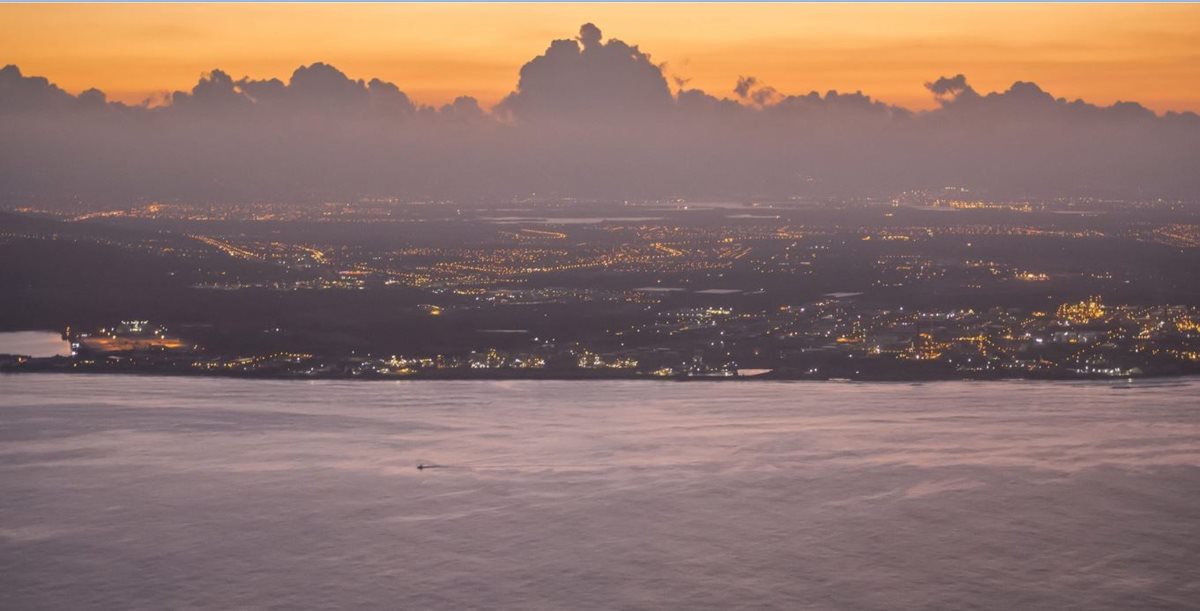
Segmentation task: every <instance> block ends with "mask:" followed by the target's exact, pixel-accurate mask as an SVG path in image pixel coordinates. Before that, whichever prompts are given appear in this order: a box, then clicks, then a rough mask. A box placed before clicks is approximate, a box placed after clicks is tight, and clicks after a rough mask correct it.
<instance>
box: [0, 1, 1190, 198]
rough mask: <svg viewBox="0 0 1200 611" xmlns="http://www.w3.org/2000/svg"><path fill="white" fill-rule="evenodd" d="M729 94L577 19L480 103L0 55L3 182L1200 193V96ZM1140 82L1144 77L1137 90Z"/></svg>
mask: <svg viewBox="0 0 1200 611" xmlns="http://www.w3.org/2000/svg"><path fill="white" fill-rule="evenodd" d="M731 85H733V87H731V89H730V90H729V91H728V92H724V93H723V94H722V95H714V94H712V93H708V92H704V91H700V90H697V89H688V88H686V81H683V80H682V79H679V80H676V81H675V87H674V88H673V87H672V85H671V84H669V83H668V79H667V78H666V76H665V75H664V67H663V66H662V65H659V64H655V63H654V62H653V61H651V58H650V56H649V55H647V54H646V53H645V52H643V51H641V50H639V49H638V47H636V46H633V45H629V44H626V43H624V42H622V41H620V40H616V39H608V40H607V41H606V40H604V39H603V37H602V35H601V32H600V30H599V29H598V28H596V27H595V26H593V25H591V24H587V25H585V26H583V28H581V30H580V35H579V37H578V38H576V39H566V40H556V41H553V42H552V43H551V44H550V47H549V48H548V49H546V51H545V53H544V54H542V55H540V56H538V57H536V58H534V59H533V60H532V61H530V62H529V63H527V64H525V66H524V67H522V68H521V72H520V80H519V82H518V85H517V88H516V90H515V91H514V92H513V93H511V94H510V95H509V96H508V97H506V98H505V99H504V100H503V101H501V102H500V103H499V104H498V105H497V106H496V107H494V108H492V109H490V110H486V109H483V108H480V106H479V104H478V103H477V102H476V101H475V100H474V99H472V98H469V97H462V98H459V99H457V100H455V101H454V102H453V103H451V104H448V105H445V106H442V107H441V108H432V107H427V106H420V105H417V104H415V103H413V101H412V100H410V99H409V98H408V96H406V95H405V94H404V92H403V91H402V90H401V89H400V88H399V87H397V86H396V85H394V84H392V83H388V82H385V81H381V80H379V79H372V80H369V81H364V80H354V79H351V78H349V77H348V76H346V75H345V74H343V73H342V72H340V71H338V70H337V69H336V68H334V67H332V66H329V65H326V64H323V63H316V64H312V65H310V66H304V67H301V68H299V69H297V70H296V71H295V72H294V73H293V74H292V76H291V78H290V79H289V80H288V81H287V82H283V81H280V80H278V79H271V80H252V79H249V78H241V79H235V78H233V77H232V76H231V75H229V74H226V73H225V72H222V71H220V70H213V71H212V72H211V73H209V74H206V75H204V76H203V77H202V78H201V79H200V81H199V82H198V83H197V84H196V86H195V87H193V88H192V90H191V91H190V92H175V93H173V94H171V95H170V96H169V97H168V98H167V100H166V101H165V103H164V104H161V105H155V106H153V107H142V106H127V105H123V104H119V103H112V102H108V101H107V100H106V99H105V96H104V94H103V93H102V92H100V91H97V90H94V89H93V90H89V91H85V92H83V93H81V94H79V95H71V94H69V93H67V92H65V91H63V90H62V89H60V88H58V87H57V86H55V85H54V84H52V83H51V82H49V81H48V80H46V79H44V78H41V77H30V76H25V75H23V74H22V73H21V72H20V70H19V69H18V68H17V67H16V66H8V67H6V68H4V69H2V70H0V142H2V143H3V144H2V145H0V197H2V198H3V199H4V200H5V201H7V202H9V203H12V202H22V203H23V202H35V201H42V202H49V201H69V200H81V201H85V202H101V201H122V200H130V199H133V198H155V199H184V200H192V201H197V200H221V201H229V200H246V199H265V200H288V199H313V200H321V199H328V198H336V199H351V198H355V197H361V196H390V195H398V196H402V197H451V198H494V199H507V198H509V197H513V196H522V195H527V194H529V193H533V192H536V193H538V194H542V195H546V196H554V195H562V196H568V195H570V196H578V197H597V198H641V197H660V196H671V195H679V196H690V197H735V198H737V197H742V198H744V197H783V196H789V195H794V194H870V193H888V192H894V191H897V190H902V189H909V188H928V187H939V186H944V185H962V186H969V187H974V188H978V189H985V190H989V191H991V192H993V193H997V194H1007V195H1068V194H1078V193H1089V194H1109V195H1120V196H1182V197H1190V196H1194V195H1195V194H1196V193H1198V192H1200V172H1198V171H1197V170H1198V169H1200V163H1198V162H1197V160H1198V159H1200V117H1197V115H1196V114H1194V113H1166V114H1164V115H1156V114H1155V113H1153V112H1152V111H1150V110H1148V109H1146V108H1144V107H1142V106H1141V105H1139V104H1137V103H1133V102H1120V103H1117V104H1114V105H1112V106H1103V107H1102V106H1096V105H1093V104H1089V103H1086V102H1083V101H1079V100H1076V101H1068V100H1065V99H1062V98H1055V97H1054V96H1052V95H1051V94H1049V93H1047V92H1045V91H1043V90H1042V89H1041V88H1039V87H1038V86H1037V85H1035V84H1033V83H1026V82H1017V83H1014V84H1013V85H1012V87H1010V88H1009V89H1008V90H1007V91H1003V92H993V93H980V92H977V91H975V90H974V89H973V88H972V87H971V85H970V84H969V82H968V81H967V79H966V78H965V77H963V76H962V75H957V76H952V77H942V78H938V79H936V80H933V81H932V82H930V83H928V84H927V87H928V89H929V91H930V95H932V96H934V97H935V98H936V99H937V101H938V103H939V108H937V109H936V110H932V111H928V112H912V111H909V110H906V109H904V108H900V107H896V106H891V105H888V104H886V103H883V102H880V101H878V100H874V99H872V98H870V97H869V96H867V95H864V94H862V93H859V92H854V93H839V92H836V91H830V92H828V93H825V94H820V93H817V92H812V93H808V94H804V95H788V94H785V93H782V92H778V91H776V90H774V89H772V88H771V87H769V86H767V85H765V84H763V83H760V82H759V81H758V80H757V79H755V78H753V77H751V76H746V77H742V78H740V79H738V81H737V83H736V84H733V83H731ZM1131 94H1132V95H1134V96H1135V97H1136V92H1131Z"/></svg>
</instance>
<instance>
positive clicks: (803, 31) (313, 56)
mask: <svg viewBox="0 0 1200 611" xmlns="http://www.w3.org/2000/svg"><path fill="white" fill-rule="evenodd" d="M586 21H592V22H595V23H596V24H597V25H599V26H600V27H601V28H603V29H604V32H605V33H606V34H608V35H610V36H612V37H614V38H619V39H621V40H625V41H627V42H629V43H631V44H637V45H639V46H640V47H641V49H642V50H644V51H646V52H648V53H650V54H651V56H652V57H653V59H654V61H655V62H665V63H666V73H667V75H669V76H670V77H672V78H679V79H690V80H689V81H688V87H697V88H700V89H703V90H705V91H708V92H710V93H712V94H714V95H718V96H727V95H730V91H731V89H732V88H733V86H734V83H735V82H736V80H737V78H738V77H739V76H743V75H744V76H754V77H756V78H757V79H759V81H760V82H762V83H764V84H766V85H769V86H771V87H774V88H776V89H778V90H780V91H782V92H787V93H806V92H808V91H810V90H817V91H822V92H824V91H826V90H829V89H838V90H841V91H856V90H861V91H863V92H864V93H867V94H870V95H871V96H873V97H875V98H877V99H881V100H883V101H886V102H888V103H891V104H898V105H902V106H906V107H909V108H914V109H923V108H930V107H933V106H934V102H933V100H932V98H931V97H930V96H929V94H928V92H927V91H926V90H925V89H924V87H923V83H925V82H927V81H929V80H931V79H935V78H937V77H938V76H940V75H947V74H957V73H963V74H966V75H968V77H969V78H970V79H971V82H972V83H973V84H974V85H975V86H976V87H977V88H978V89H979V90H981V91H991V90H1001V89H1004V88H1006V87H1007V86H1008V85H1010V84H1011V83H1012V82H1013V81H1016V80H1026V81H1033V82H1037V83H1038V84H1039V85H1041V86H1042V87H1044V88H1045V89H1046V90H1048V91H1051V92H1053V93H1054V94H1055V95H1058V96H1063V97H1067V98H1069V99H1074V98H1083V99H1086V100H1088V101H1091V102H1093V103H1098V104H1110V103H1113V102H1115V101H1118V100H1131V99H1132V100H1137V101H1139V102H1141V103H1142V104H1144V105H1145V106H1147V107H1149V108H1152V109H1154V110H1156V111H1159V112H1163V111H1166V110H1193V111H1195V110H1200V62H1197V61H1196V56H1195V52H1196V49H1197V48H1200V6H1197V5H1171V6H1165V5H1108V4H1104V5H1091V4H1067V5H1063V4H1056V5H1039V4H1018V5H1012V4H997V5H988V4H984V5H980V4H972V5H940V4H938V5H929V4H926V5H891V4H887V5H879V4H865V5H857V4H856V5H840V4H838V5H779V4H756V5H737V6H734V5H727V4H702V5H680V4H597V5H592V4H571V5H545V4H524V5H479V4H436V5H434V4H405V5H377V4H369V5H354V6H346V5H336V6H335V5H327V4H304V5H276V4H270V5H243V4H232V5H225V4H222V5H150V6H147V5H6V6H2V7H0V63H4V64H16V65H19V66H20V67H21V69H22V70H23V71H24V72H25V73H26V74H34V75H41V76H45V77H47V78H49V79H50V80H51V81H53V82H55V83H57V84H59V85H60V86H62V87H63V88H64V89H66V90H68V91H71V92H74V93H77V92H79V91H82V90H84V89H87V88H90V87H96V88H99V89H101V90H103V91H105V92H106V93H108V95H109V98H110V99H114V100H120V101H124V102H130V103H136V102H141V101H143V100H146V99H148V98H155V97H159V96H161V95H162V94H163V93H165V92H169V91H173V90H187V89H189V88H190V87H191V86H192V85H193V84H194V83H195V82H196V79H197V78H198V76H199V75H200V74H201V73H204V72H207V71H209V70H212V69H214V68H220V69H222V70H225V71H227V72H229V73H231V74H233V75H234V76H235V78H237V77H241V76H251V77H254V78H269V77H278V78H282V79H286V78H287V77H288V75H290V74H291V72H292V71H293V70H294V69H295V68H296V67H297V66H299V65H301V64H308V63H311V62H315V61H323V62H328V63H331V64H333V65H335V66H337V67H338V68H339V69H341V70H342V71H344V72H346V73H347V74H348V75H350V76H351V77H353V78H366V79H370V78H372V77H379V78H382V79H384V80H388V81H392V82H394V83H396V84H397V85H398V86H399V87H400V88H401V89H402V90H404V91H405V92H406V93H408V94H409V96H411V97H412V98H413V99H414V100H415V101H416V102H418V103H422V104H441V103H444V102H447V101H449V100H451V99H453V98H454V97H456V96H458V95H472V96H475V97H477V98H478V99H479V100H480V101H481V103H483V104H484V105H485V106H490V105H491V104H493V103H495V102H496V101H498V100H499V99H501V98H502V97H503V96H504V95H506V94H507V93H509V92H510V91H512V90H513V89H514V87H515V84H516V80H517V73H518V70H519V69H520V67H521V65H522V64H524V63H525V62H526V61H528V60H529V59H530V58H532V57H534V56H536V55H537V54H539V53H541V52H542V51H543V50H544V49H545V46H546V42H547V41H548V40H551V39H555V38H569V37H571V36H573V35H574V34H575V33H576V32H577V30H578V27H579V24H580V23H583V22H586Z"/></svg>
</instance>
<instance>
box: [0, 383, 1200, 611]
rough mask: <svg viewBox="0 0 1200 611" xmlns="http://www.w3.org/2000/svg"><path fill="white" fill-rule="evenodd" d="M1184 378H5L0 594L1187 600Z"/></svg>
mask: <svg viewBox="0 0 1200 611" xmlns="http://www.w3.org/2000/svg"><path fill="white" fill-rule="evenodd" d="M1198 397H1200V381H1198V380H1195V379H1189V380H1182V381H1172V382H1144V383H1132V384H1129V383H1124V382H1118V383H1111V384H1110V383H1029V382H995V383H991V382H989V383H973V382H946V383H935V384H916V385H907V384H839V383H655V382H433V383H421V382H379V383H364V382H294V381H238V380H221V379H183V378H146V377H115V376H110V377H104V376H56V375H21V376H5V377H0V607H3V608H5V609H31V608H68V609H84V608H140V609H165V608H213V609H226V608H263V607H266V608H389V609H391V608H438V609H468V608H504V609H602V608H603V609H611V608H626V609H664V608H677V609H695V608H720V609H728V608H793V609H794V608H822V609H826V608H828V609H895V608H943V609H964V608H981V609H1013V608H1022V609H1068V608H1074V609H1129V608H1195V605H1196V601H1197V600H1200V579H1198V578H1197V576H1196V575H1197V574H1196V562H1197V559H1198V558H1200V514H1198V512H1197V509H1196V508H1197V502H1198V501H1200V410H1198V408H1200V399H1198ZM419 463H425V464H429V463H435V464H439V465H443V466H442V467H441V468H435V469H427V470H424V471H418V470H417V469H416V468H415V466H416V465H417V464H419Z"/></svg>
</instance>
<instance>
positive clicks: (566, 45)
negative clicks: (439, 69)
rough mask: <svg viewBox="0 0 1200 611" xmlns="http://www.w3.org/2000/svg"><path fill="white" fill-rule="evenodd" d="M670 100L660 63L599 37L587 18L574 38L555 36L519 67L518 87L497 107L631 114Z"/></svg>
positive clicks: (567, 114) (517, 111)
mask: <svg viewBox="0 0 1200 611" xmlns="http://www.w3.org/2000/svg"><path fill="white" fill-rule="evenodd" d="M673 103H674V98H673V96H672V95H671V90H670V87H669V86H668V85H667V79H666V77H665V76H664V75H663V71H662V68H661V67H660V66H658V65H655V64H654V63H653V62H651V61H650V56H649V55H648V54H646V53H643V52H642V51H641V50H639V49H638V48H637V46H633V45H628V44H625V43H624V42H622V41H620V40H617V39H609V40H608V41H607V42H602V35H601V33H600V29H599V28H597V27H596V26H595V25H592V24H590V23H586V24H584V25H583V26H582V27H581V28H580V29H579V37H578V38H577V39H575V40H569V39H564V40H555V41H554V42H552V43H550V47H549V48H547V49H546V52H545V53H543V54H542V55H540V56H538V57H535V58H534V59H533V60H531V61H530V62H529V63H527V64H525V65H524V66H523V67H522V68H521V73H520V80H518V82H517V90H516V91H514V92H513V93H511V94H510V95H509V96H508V97H506V98H505V99H504V100H503V101H502V102H501V103H500V105H499V110H500V111H501V112H504V113H509V114H510V115H511V116H512V117H513V118H515V119H516V120H534V121H536V120H539V119H547V118H549V119H570V118H576V119H578V118H586V117H591V118H596V117H605V116H607V117H622V116H623V117H636V116H640V115H644V114H646V113H651V114H653V113H661V112H665V111H667V110H669V109H670V108H671V107H672V105H673Z"/></svg>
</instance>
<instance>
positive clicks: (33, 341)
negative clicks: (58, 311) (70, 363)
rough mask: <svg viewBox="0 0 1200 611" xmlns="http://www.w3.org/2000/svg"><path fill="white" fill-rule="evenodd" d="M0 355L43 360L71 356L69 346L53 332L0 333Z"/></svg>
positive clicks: (60, 336) (68, 343)
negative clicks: (51, 357) (14, 355)
mask: <svg viewBox="0 0 1200 611" xmlns="http://www.w3.org/2000/svg"><path fill="white" fill-rule="evenodd" d="M0 354H16V355H20V356H32V357H37V358H44V357H49V356H71V344H70V342H68V341H67V340H65V339H63V338H62V334H61V333H56V332H53V331H13V332H10V333H0Z"/></svg>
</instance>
